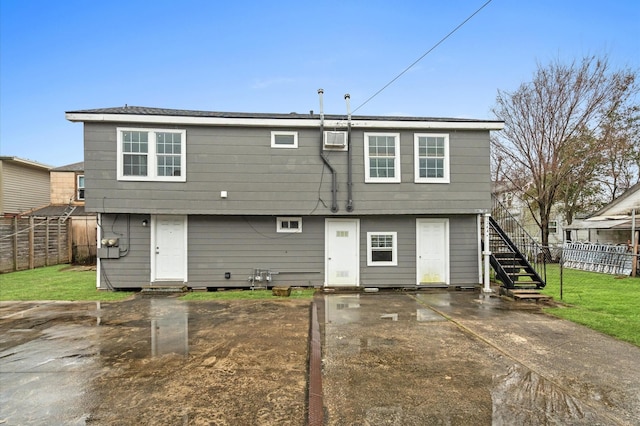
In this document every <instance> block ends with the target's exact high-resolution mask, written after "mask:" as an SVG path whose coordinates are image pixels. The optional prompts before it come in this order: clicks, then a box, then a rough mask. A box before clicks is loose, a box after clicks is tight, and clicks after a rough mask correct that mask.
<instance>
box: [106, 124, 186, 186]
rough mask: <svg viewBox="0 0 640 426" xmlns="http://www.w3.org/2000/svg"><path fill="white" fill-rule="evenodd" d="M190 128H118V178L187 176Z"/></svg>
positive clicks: (164, 178)
mask: <svg viewBox="0 0 640 426" xmlns="http://www.w3.org/2000/svg"><path fill="white" fill-rule="evenodd" d="M185 155H186V131H185V130H169V129H137V128H132V129H125V128H118V180H162V181H177V182H184V181H185V180H186V162H185Z"/></svg>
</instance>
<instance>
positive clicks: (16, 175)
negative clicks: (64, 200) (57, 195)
mask: <svg viewBox="0 0 640 426" xmlns="http://www.w3.org/2000/svg"><path fill="white" fill-rule="evenodd" d="M49 181H50V178H49V170H47V169H36V168H33V167H28V166H24V165H21V164H19V163H14V162H11V161H1V160H0V187H1V188H0V196H1V198H2V199H1V200H0V210H1V211H0V214H18V213H24V212H26V211H29V210H32V209H36V208H38V207H43V206H46V205H47V204H49V199H50V191H49Z"/></svg>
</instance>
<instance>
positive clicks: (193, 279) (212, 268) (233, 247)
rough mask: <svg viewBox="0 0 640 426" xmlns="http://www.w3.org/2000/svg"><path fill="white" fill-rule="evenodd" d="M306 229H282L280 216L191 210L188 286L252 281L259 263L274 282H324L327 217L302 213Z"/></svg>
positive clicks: (235, 285) (316, 284)
mask: <svg viewBox="0 0 640 426" xmlns="http://www.w3.org/2000/svg"><path fill="white" fill-rule="evenodd" d="M302 231H303V232H302V233H277V232H276V218H275V217H262V216H249V217H244V218H243V217H215V216H191V217H190V218H189V286H192V287H248V286H249V285H250V283H249V280H248V278H249V277H250V276H251V274H252V273H253V270H254V269H268V270H270V271H271V272H272V273H273V276H272V277H273V281H272V285H294V286H311V287H312V286H321V285H322V284H323V280H324V219H323V218H320V217H303V218H302ZM225 272H229V273H231V278H230V279H225V277H224V275H225Z"/></svg>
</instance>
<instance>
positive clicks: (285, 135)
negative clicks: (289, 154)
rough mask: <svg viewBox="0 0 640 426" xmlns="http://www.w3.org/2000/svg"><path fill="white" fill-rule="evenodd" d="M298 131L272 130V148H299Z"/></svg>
mask: <svg viewBox="0 0 640 426" xmlns="http://www.w3.org/2000/svg"><path fill="white" fill-rule="evenodd" d="M297 147H298V132H283V131H273V132H271V148H297Z"/></svg>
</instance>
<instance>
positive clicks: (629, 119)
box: [599, 105, 640, 202]
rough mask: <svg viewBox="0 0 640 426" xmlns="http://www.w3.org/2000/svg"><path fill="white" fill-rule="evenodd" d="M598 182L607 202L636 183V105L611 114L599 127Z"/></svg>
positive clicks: (639, 143) (639, 142)
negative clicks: (600, 130) (599, 159)
mask: <svg viewBox="0 0 640 426" xmlns="http://www.w3.org/2000/svg"><path fill="white" fill-rule="evenodd" d="M599 139H600V144H599V146H600V147H601V149H602V151H603V162H602V164H601V168H600V182H601V183H602V184H603V187H604V188H605V199H604V201H605V202H611V201H613V200H614V199H615V198H616V197H618V196H619V195H621V194H622V193H623V192H624V191H625V190H627V189H628V188H630V187H631V186H633V185H634V184H636V183H637V182H639V181H640V170H638V167H639V166H640V106H638V105H631V106H625V107H623V108H620V110H619V111H613V112H612V113H611V114H609V116H607V117H606V121H605V122H604V123H603V125H602V134H601V136H600V138H599Z"/></svg>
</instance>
